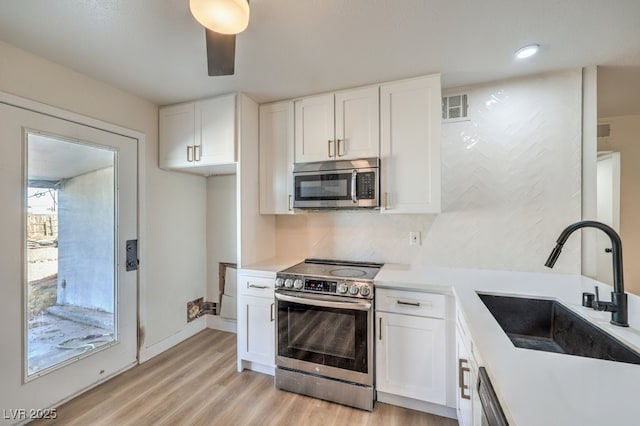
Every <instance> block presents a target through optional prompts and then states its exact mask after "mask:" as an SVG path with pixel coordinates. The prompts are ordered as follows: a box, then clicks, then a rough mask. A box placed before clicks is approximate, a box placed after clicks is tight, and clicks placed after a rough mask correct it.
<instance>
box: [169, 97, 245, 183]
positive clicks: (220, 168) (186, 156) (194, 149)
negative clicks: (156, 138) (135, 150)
mask: <svg viewBox="0 0 640 426" xmlns="http://www.w3.org/2000/svg"><path fill="white" fill-rule="evenodd" d="M159 119H160V168H162V169H169V170H183V171H188V172H191V173H197V174H202V175H205V176H208V175H211V174H217V173H229V172H234V171H235V162H236V95H235V94H231V95H225V96H220V97H217V98H212V99H207V100H203V101H198V102H191V103H186V104H180V105H173V106H169V107H164V108H161V109H160V113H159Z"/></svg>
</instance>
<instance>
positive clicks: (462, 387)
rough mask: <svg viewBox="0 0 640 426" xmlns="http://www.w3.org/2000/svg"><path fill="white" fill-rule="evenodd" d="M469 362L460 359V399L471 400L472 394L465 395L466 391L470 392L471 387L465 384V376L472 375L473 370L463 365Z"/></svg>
mask: <svg viewBox="0 0 640 426" xmlns="http://www.w3.org/2000/svg"><path fill="white" fill-rule="evenodd" d="M468 362H469V361H468V360H466V359H462V358H458V387H459V388H460V398H462V399H471V394H469V393H467V394H465V393H464V392H465V391H466V390H469V385H465V384H464V374H465V373H471V369H470V368H469V367H465V366H463V364H467V363H468Z"/></svg>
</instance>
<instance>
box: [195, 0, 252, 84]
mask: <svg viewBox="0 0 640 426" xmlns="http://www.w3.org/2000/svg"><path fill="white" fill-rule="evenodd" d="M189 7H190V9H191V14H192V15H193V17H194V18H196V20H197V21H198V22H199V23H200V24H202V26H204V27H205V36H206V40H207V67H208V71H209V76H211V77H215V76H222V75H233V73H234V72H235V55H236V34H238V33H241V32H242V31H244V30H245V29H246V28H247V25H248V24H249V2H248V0H189Z"/></svg>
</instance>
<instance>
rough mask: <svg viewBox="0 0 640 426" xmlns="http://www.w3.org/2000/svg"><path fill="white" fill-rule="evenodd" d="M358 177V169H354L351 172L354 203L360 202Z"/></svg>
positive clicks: (352, 199)
mask: <svg viewBox="0 0 640 426" xmlns="http://www.w3.org/2000/svg"><path fill="white" fill-rule="evenodd" d="M357 178H358V171H357V170H354V171H352V172H351V201H353V203H354V204H355V203H357V202H358V192H357V191H358V188H357V185H356V183H357Z"/></svg>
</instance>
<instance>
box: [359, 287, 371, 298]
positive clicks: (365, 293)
mask: <svg viewBox="0 0 640 426" xmlns="http://www.w3.org/2000/svg"><path fill="white" fill-rule="evenodd" d="M360 294H361V295H363V296H364V297H367V296H368V295H369V294H371V289H370V288H369V286H368V285H364V286H362V288H361V289H360Z"/></svg>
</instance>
